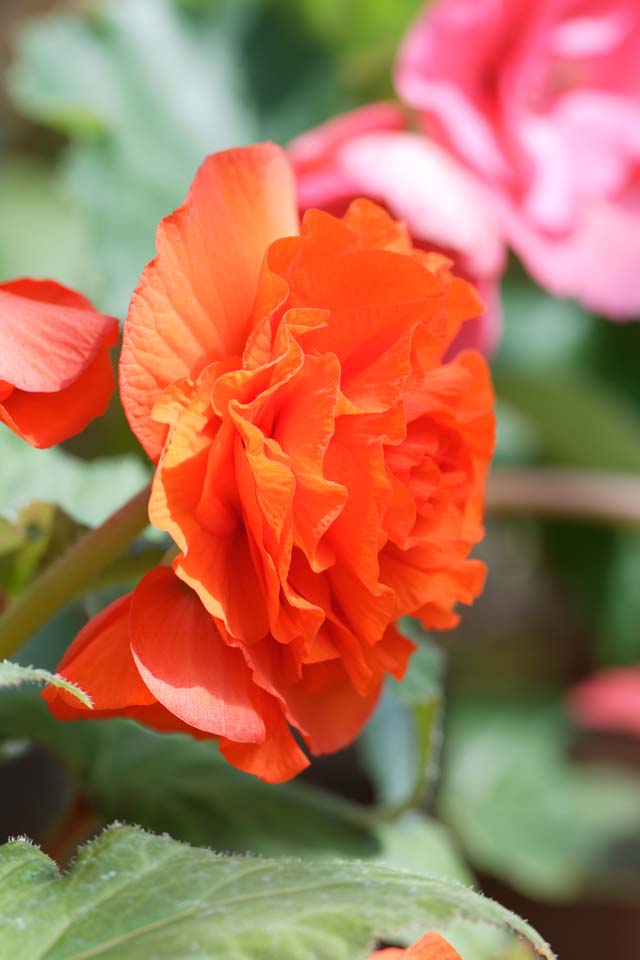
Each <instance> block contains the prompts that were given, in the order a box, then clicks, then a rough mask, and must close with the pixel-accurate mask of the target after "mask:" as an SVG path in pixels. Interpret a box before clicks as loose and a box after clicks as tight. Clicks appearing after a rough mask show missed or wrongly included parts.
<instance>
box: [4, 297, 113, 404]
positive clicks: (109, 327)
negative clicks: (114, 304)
mask: <svg viewBox="0 0 640 960" xmlns="http://www.w3.org/2000/svg"><path fill="white" fill-rule="evenodd" d="M116 327H117V321H116V320H114V319H113V318H112V317H106V316H104V314H102V313H98V312H97V311H96V310H94V308H93V307H92V305H91V303H90V302H89V301H88V300H87V299H86V298H85V297H83V296H82V295H81V294H79V293H76V292H75V291H74V290H70V289H68V288H67V287H63V286H61V285H60V284H59V283H55V282H54V281H53V280H14V281H12V282H11V283H5V284H2V285H0V381H2V380H3V381H5V382H6V383H10V384H11V385H12V386H14V387H16V388H17V389H18V390H27V391H29V392H30V393H53V392H55V391H57V390H62V389H64V387H68V386H69V385H70V384H71V383H73V382H74V381H75V380H77V378H78V377H79V376H80V374H81V373H82V372H83V370H86V369H87V367H88V365H89V364H90V363H91V361H92V360H94V359H95V358H96V356H97V354H98V353H99V351H100V350H101V348H102V346H103V344H104V342H105V339H107V338H108V339H109V342H111V343H115V342H116V341H115V336H116V335H117V334H116V332H115V331H116Z"/></svg>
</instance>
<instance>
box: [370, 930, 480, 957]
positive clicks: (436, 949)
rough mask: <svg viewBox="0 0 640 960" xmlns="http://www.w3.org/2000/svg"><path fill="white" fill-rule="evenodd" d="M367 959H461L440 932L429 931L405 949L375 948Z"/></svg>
mask: <svg viewBox="0 0 640 960" xmlns="http://www.w3.org/2000/svg"><path fill="white" fill-rule="evenodd" d="M369 960H462V958H461V957H460V954H459V953H457V951H455V950H454V949H453V947H452V946H451V944H450V943H447V941H446V940H444V939H443V938H442V937H441V936H440V934H438V933H435V932H433V931H432V932H431V933H427V934H426V936H424V937H422V939H421V940H418V942H417V943H414V944H413V946H411V947H409V948H408V949H407V950H401V949H399V948H398V947H390V948H389V949H387V950H377V951H376V952H375V953H372V954H371V956H370V957H369Z"/></svg>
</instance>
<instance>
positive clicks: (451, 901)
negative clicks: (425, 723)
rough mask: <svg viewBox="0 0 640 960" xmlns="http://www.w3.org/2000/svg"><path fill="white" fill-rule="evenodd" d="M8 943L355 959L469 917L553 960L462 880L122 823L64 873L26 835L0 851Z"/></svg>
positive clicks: (0, 927) (46, 948)
mask: <svg viewBox="0 0 640 960" xmlns="http://www.w3.org/2000/svg"><path fill="white" fill-rule="evenodd" d="M0 883H1V888H2V895H1V899H0V903H1V907H0V909H1V911H2V913H1V917H0V948H1V952H2V954H3V955H6V956H11V957H13V958H15V960H63V958H64V960H88V958H89V957H93V956H98V955H99V956H101V957H104V958H105V960H106V958H113V960H116V958H122V957H124V956H126V957H127V960H137V958H140V960H143V958H144V960H148V958H149V957H151V956H153V957H154V958H156V960H161V958H166V960H169V958H171V960H177V958H178V957H180V958H182V957H187V956H193V957H195V956H201V957H205V956H211V957H213V956H216V957H221V958H222V957H224V958H225V960H235V958H237V960H285V958H291V960H354V957H358V956H361V957H364V956H366V953H367V951H368V950H369V949H370V948H371V947H372V946H373V944H374V941H375V938H376V937H378V936H385V937H388V938H392V937H401V938H403V939H405V938H414V937H415V936H416V935H417V933H419V932H421V931H424V930H427V929H431V928H435V927H437V928H440V929H446V927H447V925H448V924H449V923H451V922H453V921H454V920H456V919H458V918H460V917H464V918H466V919H468V920H469V921H471V922H474V923H480V924H488V925H493V926H497V927H499V928H502V929H504V930H506V931H509V932H513V934H514V936H515V935H518V936H521V937H522V938H523V939H524V940H526V941H527V942H528V943H529V944H531V949H532V951H533V952H532V956H537V957H541V958H550V957H552V954H551V952H550V950H549V948H548V947H547V945H546V944H545V943H544V941H543V940H542V939H541V938H540V937H539V936H538V935H537V934H536V933H535V932H534V931H533V930H532V929H531V928H530V927H529V926H528V924H526V923H525V922H524V921H522V920H520V919H519V918H517V917H515V916H514V915H513V914H510V913H509V912H508V911H506V910H504V909H503V908H502V907H500V906H498V905H497V904H495V903H492V902H491V901H489V900H485V899H484V898H482V897H481V896H480V895H479V894H477V893H474V892H473V891H471V890H469V889H468V888H466V887H463V886H460V885H457V884H450V883H446V882H445V881H442V880H436V879H433V878H427V877H424V876H419V875H415V874H413V875H412V874H408V873H401V872H397V871H394V870H391V869H389V868H385V867H381V866H375V865H371V864H366V865H363V864H356V863H341V862H329V863H324V864H322V863H304V862H301V861H296V860H255V859H246V858H244V857H240V858H239V857H224V856H218V855H216V854H213V853H211V852H210V851H208V850H201V849H194V848H191V847H187V846H183V845H181V844H178V843H176V842H175V841H172V840H169V839H167V838H164V837H156V836H152V835H150V834H146V833H143V832H142V831H140V830H136V829H133V828H127V827H121V826H115V827H112V828H111V829H109V830H108V831H106V832H105V833H103V834H102V835H101V836H100V837H99V838H98V839H96V840H94V841H93V842H92V843H91V844H89V845H88V846H87V847H85V848H84V849H83V850H82V851H81V853H80V855H79V856H78V859H77V861H76V863H75V865H74V867H73V870H72V871H71V873H70V874H68V875H67V876H66V877H63V878H60V876H59V875H58V872H57V869H56V866H55V864H54V863H53V862H52V861H51V860H49V859H48V858H47V857H46V856H45V855H44V854H43V853H41V852H40V851H38V850H36V849H35V848H34V847H32V846H31V845H30V844H28V843H25V842H24V841H19V840H18V841H14V842H12V843H9V844H7V845H6V846H5V847H4V848H2V850H1V852H0Z"/></svg>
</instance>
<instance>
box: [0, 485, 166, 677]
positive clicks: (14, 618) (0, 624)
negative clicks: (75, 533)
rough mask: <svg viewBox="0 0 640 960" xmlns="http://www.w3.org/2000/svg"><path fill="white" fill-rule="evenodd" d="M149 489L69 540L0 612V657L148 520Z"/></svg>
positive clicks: (82, 585)
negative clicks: (56, 555) (52, 559)
mask: <svg viewBox="0 0 640 960" xmlns="http://www.w3.org/2000/svg"><path fill="white" fill-rule="evenodd" d="M149 495H150V487H145V489H144V490H141V491H140V493H138V494H136V496H135V497H133V498H132V499H131V500H129V501H128V502H127V503H125V505H124V506H123V507H121V508H120V509H119V510H118V511H117V512H116V513H114V514H112V516H110V517H109V518H108V520H105V522H104V523H103V524H102V526H100V527H97V528H96V529H95V530H91V531H90V532H89V533H87V534H85V536H84V537H81V539H80V540H78V541H77V542H76V543H74V544H73V545H72V546H71V547H70V548H69V549H68V550H67V551H66V552H65V553H63V554H62V555H61V556H60V557H59V558H58V559H57V560H55V561H54V563H52V564H51V566H49V567H47V568H46V569H45V570H44V571H43V572H42V573H41V574H40V575H39V576H38V577H36V578H35V580H33V581H32V582H31V583H30V584H29V585H28V586H27V587H26V588H25V589H24V590H23V591H22V593H21V594H20V596H19V597H17V598H16V599H15V600H14V601H12V602H11V603H10V604H9V606H8V607H7V608H6V610H5V611H4V613H3V614H2V616H0V660H3V659H5V658H8V657H11V656H13V654H14V653H15V652H16V650H18V649H19V648H20V647H21V646H22V644H23V643H25V641H26V640H28V639H29V637H30V636H31V635H32V634H33V633H34V632H35V631H36V630H37V629H38V627H41V626H42V625H43V624H44V623H46V622H47V621H48V620H49V619H50V618H51V617H52V616H53V615H54V614H55V613H57V612H58V611H59V610H61V609H62V608H63V607H64V606H65V605H66V604H67V603H68V602H69V601H70V600H72V599H73V598H74V597H76V596H78V594H80V593H82V592H83V590H85V589H86V588H87V587H88V586H89V585H90V584H91V583H92V581H93V580H94V579H95V577H96V575H97V574H98V573H100V572H101V571H102V570H103V569H104V568H105V567H106V566H108V564H110V563H111V562H112V561H113V560H114V559H115V558H116V557H118V556H119V555H120V554H121V553H122V551H123V550H124V548H125V547H126V546H127V545H128V544H129V543H130V542H131V541H132V540H133V539H134V538H135V537H137V536H138V534H139V533H141V532H142V531H143V530H144V528H145V527H146V526H147V525H148V523H149V517H148V509H147V508H148V503H149Z"/></svg>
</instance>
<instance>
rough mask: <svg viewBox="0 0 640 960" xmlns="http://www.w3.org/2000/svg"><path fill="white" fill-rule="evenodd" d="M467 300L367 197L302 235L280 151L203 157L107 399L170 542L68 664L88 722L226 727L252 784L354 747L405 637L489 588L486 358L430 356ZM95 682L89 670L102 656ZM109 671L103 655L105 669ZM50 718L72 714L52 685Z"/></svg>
mask: <svg viewBox="0 0 640 960" xmlns="http://www.w3.org/2000/svg"><path fill="white" fill-rule="evenodd" d="M477 311H478V300H477V297H476V296H475V294H474V292H473V290H472V288H471V287H470V286H469V285H468V284H467V283H466V282H464V281H462V280H460V279H457V278H455V277H453V276H452V275H451V273H450V270H449V265H448V261H447V260H445V259H444V258H443V257H441V256H439V255H434V254H426V253H424V252H422V251H417V250H414V249H413V248H412V245H411V242H410V240H409V237H408V234H407V233H406V231H405V229H404V227H402V226H401V225H399V224H397V223H395V222H394V221H393V220H392V219H391V218H390V217H389V216H388V215H387V214H386V213H385V212H384V211H383V210H381V209H380V208H379V207H377V206H375V205H374V204H372V203H370V202H368V201H358V202H355V203H354V204H352V205H351V207H350V208H349V210H348V211H347V213H346V214H345V216H344V217H343V218H342V219H336V218H335V217H332V216H330V215H329V214H326V213H320V212H318V211H310V212H309V213H307V215H306V216H305V218H304V220H303V223H302V229H301V231H300V232H299V231H298V222H297V213H296V194H295V187H294V180H293V175H292V171H291V168H290V166H289V164H288V161H287V158H286V155H285V154H284V153H283V151H281V150H280V149H279V148H277V147H275V146H272V145H268V144H267V145H262V146H257V147H253V148H248V149H241V150H231V151H227V152H225V153H220V154H216V155H215V156H212V157H210V158H209V159H208V160H207V161H206V162H205V163H204V165H203V166H202V168H201V169H200V171H199V173H198V174H197V176H196V179H195V182H194V184H193V187H192V189H191V191H190V193H189V196H188V198H187V200H186V203H185V204H184V206H183V207H181V208H180V209H179V210H178V211H176V212H175V213H174V214H172V215H171V216H170V217H168V218H167V219H166V220H165V221H164V222H163V223H162V224H161V226H160V230H159V233H158V255H157V257H156V259H155V260H154V261H153V262H152V263H151V264H150V265H149V266H148V267H147V268H146V270H145V272H144V274H143V277H142V280H141V283H140V285H139V287H138V289H137V291H136V293H135V295H134V298H133V301H132V304H131V309H130V312H129V316H128V318H127V321H126V323H125V330H124V343H123V351H122V357H121V364H120V371H121V393H122V400H123V403H124V406H125V410H126V412H127V415H128V417H129V421H130V423H131V426H132V428H133V430H134V431H135V433H136V435H137V436H138V438H139V439H140V441H141V443H142V444H143V445H144V447H145V449H146V450H147V452H148V454H149V455H150V457H151V458H152V459H153V460H154V461H155V462H156V463H157V469H156V473H155V478H154V483H153V492H152V496H151V501H150V508H149V510H150V519H151V522H152V523H153V524H154V525H155V526H156V527H158V528H160V529H162V530H165V531H167V532H168V533H169V534H170V535H171V537H172V538H173V540H174V541H175V543H176V545H177V547H178V551H179V552H178V554H177V556H176V557H175V559H174V561H173V570H170V569H168V568H158V569H156V570H153V571H151V573H149V574H147V576H146V577H145V578H144V579H143V580H142V582H141V583H140V584H139V585H138V587H137V588H136V589H135V590H134V592H133V594H132V595H131V596H130V597H127V598H125V599H123V600H119V601H117V602H116V603H115V604H114V605H113V606H112V607H110V608H109V609H108V610H107V611H105V612H104V613H103V614H101V618H98V619H96V620H94V621H93V622H92V623H90V624H89V625H88V626H87V627H86V628H85V629H84V630H83V631H82V633H81V634H80V636H79V637H78V638H77V640H76V641H75V643H74V644H73V645H72V647H71V648H70V650H69V651H68V653H67V656H66V657H65V659H64V661H63V663H62V664H61V667H60V670H61V672H62V673H63V674H64V675H65V676H67V677H69V678H73V679H74V680H76V681H77V682H78V683H79V684H80V686H81V687H82V688H83V689H85V690H86V691H87V692H88V693H90V694H91V695H92V697H93V699H94V701H95V707H96V709H95V711H94V715H95V714H101V713H102V714H103V713H106V714H109V715H112V714H113V713H119V714H126V715H129V716H133V717H136V718H137V719H139V720H142V721H143V722H145V723H148V724H149V725H150V726H155V727H158V728H160V729H169V728H171V727H173V729H177V728H183V729H184V728H188V729H190V730H191V731H192V732H194V733H195V735H196V736H209V737H217V738H219V741H220V749H221V750H222V752H223V754H224V755H225V756H226V757H227V758H228V760H229V761H230V762H231V763H233V764H235V765H236V766H238V767H241V768H242V769H244V770H249V771H250V772H252V773H255V774H257V775H258V776H260V777H262V778H263V779H265V780H270V781H278V780H285V779H287V778H289V777H292V776H294V775H295V774H296V773H297V772H298V771H299V770H300V769H302V767H304V766H305V765H306V764H307V763H308V761H307V759H306V756H305V754H304V753H303V751H302V750H301V749H300V747H299V746H298V744H297V743H296V740H295V739H294V737H293V735H292V733H291V729H290V728H291V727H294V728H295V729H296V730H297V731H299V733H300V736H301V738H302V739H303V741H304V742H305V743H306V745H307V746H308V747H309V749H310V750H311V752H312V753H315V754H318V753H325V752H330V751H334V750H337V749H339V748H341V747H343V746H345V745H346V744H347V743H349V742H350V741H352V740H353V738H354V737H355V736H356V735H357V734H358V732H359V731H360V730H361V728H362V726H363V725H364V723H365V722H366V720H367V718H368V717H369V715H370V714H371V712H372V710H373V708H374V706H375V703H376V700H377V698H378V695H379V692H380V688H381V685H382V682H383V680H384V677H385V676H386V675H387V674H388V673H392V674H393V675H394V676H396V677H398V678H400V677H402V675H403V673H404V670H405V668H406V665H407V661H408V658H409V656H410V653H411V651H412V648H413V645H412V644H411V643H410V642H409V641H408V640H407V639H406V638H404V637H402V636H401V635H400V634H399V633H398V632H397V631H396V629H395V627H394V626H393V624H394V621H395V620H396V619H397V618H398V617H402V616H404V615H407V614H413V615H415V616H417V617H419V618H420V619H421V620H422V622H423V623H424V624H425V625H427V626H429V627H435V628H439V627H450V626H452V625H454V624H455V623H456V622H457V619H458V617H457V614H456V613H455V609H454V608H455V606H456V604H457V603H458V602H459V601H462V602H465V603H469V602H471V600H472V599H473V598H474V597H475V596H476V595H477V594H478V593H479V592H480V590H481V588H482V584H483V579H484V567H483V565H482V564H481V563H480V562H479V561H476V560H470V559H469V558H468V554H469V552H470V549H471V547H472V545H473V544H474V543H475V542H477V540H478V539H479V538H480V537H481V535H482V498H483V483H484V475H485V471H486V467H487V464H488V461H489V457H490V454H491V451H492V447H493V429H494V426H493V415H492V391H491V385H490V381H489V375H488V371H487V367H486V364H485V362H484V360H483V359H482V357H481V356H480V355H479V354H476V353H474V352H472V351H467V352H464V353H461V354H459V355H458V356H457V357H456V358H455V360H453V361H452V362H449V363H444V362H443V357H444V356H445V354H446V352H447V349H448V347H449V345H450V343H451V341H452V339H453V338H454V337H455V336H456V334H457V332H458V329H459V327H460V325H461V323H462V322H463V321H464V320H465V319H467V318H468V317H471V316H474V315H476V314H477ZM95 664H98V666H97V667H96V668H95V669H97V670H98V672H99V674H100V675H99V676H94V673H93V671H94V665H95ZM109 664H112V666H109ZM45 695H46V697H47V699H48V700H49V703H50V706H51V709H52V710H53V712H54V713H56V714H57V715H59V716H67V717H68V716H71V715H74V716H77V715H79V714H80V713H82V712H83V707H82V705H81V704H80V703H79V702H78V701H77V700H74V699H72V698H70V697H68V695H66V694H65V693H64V692H60V691H57V690H47V691H46V694H45Z"/></svg>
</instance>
